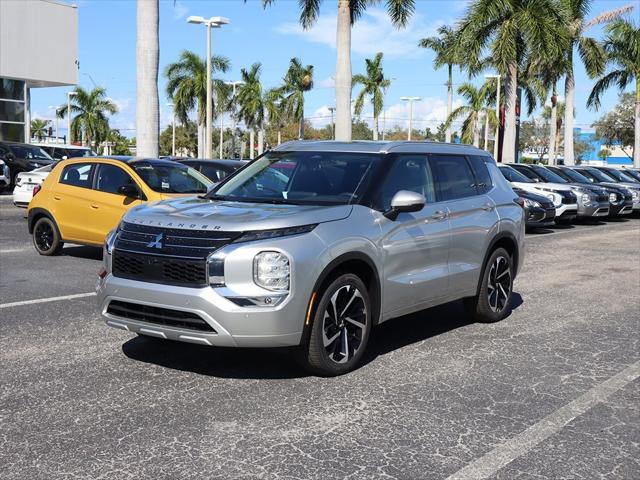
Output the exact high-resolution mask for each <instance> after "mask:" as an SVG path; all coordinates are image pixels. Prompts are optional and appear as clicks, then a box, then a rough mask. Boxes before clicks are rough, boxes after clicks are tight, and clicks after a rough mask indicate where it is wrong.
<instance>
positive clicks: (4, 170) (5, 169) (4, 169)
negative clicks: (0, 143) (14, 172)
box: [0, 160, 11, 190]
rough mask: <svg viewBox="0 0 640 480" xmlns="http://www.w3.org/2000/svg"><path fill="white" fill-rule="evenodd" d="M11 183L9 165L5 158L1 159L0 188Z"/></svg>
mask: <svg viewBox="0 0 640 480" xmlns="http://www.w3.org/2000/svg"><path fill="white" fill-rule="evenodd" d="M10 184H11V173H10V172H9V166H8V165H7V164H6V163H4V160H0V190H2V189H3V188H4V187H7V186H9V185H10Z"/></svg>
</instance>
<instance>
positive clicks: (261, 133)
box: [258, 128, 264, 155]
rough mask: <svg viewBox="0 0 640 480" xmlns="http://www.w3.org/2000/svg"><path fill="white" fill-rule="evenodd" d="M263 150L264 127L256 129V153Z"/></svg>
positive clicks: (259, 153)
mask: <svg viewBox="0 0 640 480" xmlns="http://www.w3.org/2000/svg"><path fill="white" fill-rule="evenodd" d="M263 152H264V129H262V128H260V130H258V155H262V153H263Z"/></svg>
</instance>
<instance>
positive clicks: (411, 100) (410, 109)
mask: <svg viewBox="0 0 640 480" xmlns="http://www.w3.org/2000/svg"><path fill="white" fill-rule="evenodd" d="M400 100H402V101H403V102H409V132H408V134H407V140H408V141H411V130H413V102H419V101H420V100H422V98H420V97H400Z"/></svg>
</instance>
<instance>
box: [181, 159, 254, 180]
mask: <svg viewBox="0 0 640 480" xmlns="http://www.w3.org/2000/svg"><path fill="white" fill-rule="evenodd" d="M175 161H176V162H178V163H181V164H183V165H187V166H189V167H191V168H193V169H194V170H197V171H199V172H200V173H202V174H203V175H204V176H205V177H207V178H208V179H209V180H211V181H212V182H213V183H218V182H221V181H222V180H224V179H225V178H226V177H228V176H229V175H230V174H232V173H233V172H235V171H236V170H237V169H239V168H240V167H242V166H244V165H246V164H247V162H246V161H245V160H205V159H195V158H186V159H178V160H175Z"/></svg>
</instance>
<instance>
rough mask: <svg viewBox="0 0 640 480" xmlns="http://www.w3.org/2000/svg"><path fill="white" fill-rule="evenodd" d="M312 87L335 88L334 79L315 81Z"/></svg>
mask: <svg viewBox="0 0 640 480" xmlns="http://www.w3.org/2000/svg"><path fill="white" fill-rule="evenodd" d="M313 86H314V88H335V86H336V79H335V77H333V76H331V77H327V78H323V79H322V80H317V81H315V82H314V84H313Z"/></svg>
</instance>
